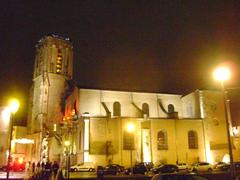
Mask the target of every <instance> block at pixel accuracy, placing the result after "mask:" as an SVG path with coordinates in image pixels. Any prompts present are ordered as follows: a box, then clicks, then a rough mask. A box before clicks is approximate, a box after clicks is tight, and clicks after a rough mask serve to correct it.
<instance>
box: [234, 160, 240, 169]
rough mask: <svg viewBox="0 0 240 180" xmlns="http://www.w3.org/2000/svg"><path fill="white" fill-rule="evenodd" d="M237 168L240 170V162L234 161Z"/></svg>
mask: <svg viewBox="0 0 240 180" xmlns="http://www.w3.org/2000/svg"><path fill="white" fill-rule="evenodd" d="M234 167H235V170H240V162H234Z"/></svg>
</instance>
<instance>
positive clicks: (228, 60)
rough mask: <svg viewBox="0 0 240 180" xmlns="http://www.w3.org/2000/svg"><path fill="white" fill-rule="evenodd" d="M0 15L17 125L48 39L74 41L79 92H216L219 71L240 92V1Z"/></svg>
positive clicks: (44, 6)
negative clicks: (225, 68) (41, 44)
mask: <svg viewBox="0 0 240 180" xmlns="http://www.w3.org/2000/svg"><path fill="white" fill-rule="evenodd" d="M69 2H70V3H69ZM0 7H1V11H0V18H1V21H0V24H1V30H0V59H1V66H0V82H1V86H0V103H1V105H4V104H5V102H6V100H7V98H8V97H9V96H17V97H18V98H20V99H21V102H22V106H21V107H22V108H21V111H20V113H19V114H20V115H19V119H24V118H25V117H26V111H27V100H28V94H29V90H30V87H31V83H32V73H33V64H34V55H35V45H36V43H37V42H38V40H39V39H41V38H42V37H43V36H45V35H49V34H56V35H60V36H63V37H69V38H70V39H71V41H72V43H73V46H74V80H75V81H76V84H78V86H79V87H82V88H96V89H110V90H125V91H144V92H159V93H177V94H187V93H189V92H192V91H194V90H196V89H217V88H219V84H218V83H217V82H215V81H214V80H213V78H212V71H213V70H214V68H215V67H216V66H218V65H219V64H227V65H229V66H230V67H231V68H232V71H233V77H232V79H231V81H230V82H228V83H227V84H226V86H227V87H233V86H240V73H239V70H240V13H239V12H240V3H238V1H234V2H231V1H220V0H216V1H215V0H211V1H209V0H206V1H197V0H194V1H183V0H179V1H174V0H171V1H170V0H169V1H161V0H158V1H149V0H146V1H141V0H136V1H133V0H126V1H124V0H118V1H117V0H112V1H106V0H102V1H100V0H99V1H93V0H92V1H84V0H81V1H51V2H49V1H41V2H40V3H36V2H35V1H20V0H19V1H1V4H0ZM234 93H235V95H236V94H239V93H236V91H235V92H234ZM237 100H239V99H236V98H235V99H234V102H237ZM239 102H240V101H239ZM235 109H237V110H238V108H236V107H235ZM236 112H237V113H238V111H236ZM239 117H240V116H239Z"/></svg>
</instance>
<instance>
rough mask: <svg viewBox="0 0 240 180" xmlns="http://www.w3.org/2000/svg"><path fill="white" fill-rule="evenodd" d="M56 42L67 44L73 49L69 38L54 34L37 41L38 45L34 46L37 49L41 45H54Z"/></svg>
mask: <svg viewBox="0 0 240 180" xmlns="http://www.w3.org/2000/svg"><path fill="white" fill-rule="evenodd" d="M56 41H58V42H62V43H65V44H68V45H69V46H70V47H71V48H73V45H72V41H71V40H70V38H68V37H63V36H59V35H55V34H50V35H46V36H44V37H43V38H41V39H40V40H39V41H38V43H37V44H36V48H38V47H39V46H41V45H42V44H44V43H46V42H49V43H54V42H56Z"/></svg>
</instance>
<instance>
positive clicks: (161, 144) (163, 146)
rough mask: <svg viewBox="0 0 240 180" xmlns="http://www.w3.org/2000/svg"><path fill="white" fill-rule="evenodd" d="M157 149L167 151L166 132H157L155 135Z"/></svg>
mask: <svg viewBox="0 0 240 180" xmlns="http://www.w3.org/2000/svg"><path fill="white" fill-rule="evenodd" d="M157 149H158V150H167V149H168V139H167V132H166V131H159V132H158V134H157Z"/></svg>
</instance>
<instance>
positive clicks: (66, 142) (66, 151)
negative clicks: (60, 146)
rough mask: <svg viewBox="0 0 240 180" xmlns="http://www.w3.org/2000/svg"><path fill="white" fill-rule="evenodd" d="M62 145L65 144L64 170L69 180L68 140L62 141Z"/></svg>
mask: <svg viewBox="0 0 240 180" xmlns="http://www.w3.org/2000/svg"><path fill="white" fill-rule="evenodd" d="M64 146H65V148H66V149H65V153H66V169H67V170H66V172H67V179H68V180H69V166H70V156H69V154H70V152H69V151H70V149H69V146H70V141H64Z"/></svg>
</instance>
